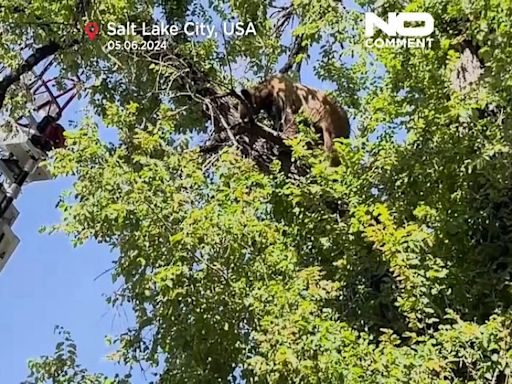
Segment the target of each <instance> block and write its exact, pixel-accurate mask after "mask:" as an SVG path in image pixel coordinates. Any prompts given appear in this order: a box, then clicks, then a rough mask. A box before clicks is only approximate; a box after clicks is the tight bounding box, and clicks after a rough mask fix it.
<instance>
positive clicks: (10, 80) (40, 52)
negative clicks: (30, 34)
mask: <svg viewBox="0 0 512 384" xmlns="http://www.w3.org/2000/svg"><path fill="white" fill-rule="evenodd" d="M60 48H61V45H60V44H58V43H55V42H50V43H49V44H47V45H43V46H42V47H39V48H37V49H36V50H35V51H34V53H32V54H31V55H30V56H29V57H27V58H26V59H25V61H24V62H23V63H22V64H21V65H20V66H19V67H18V68H16V69H15V70H14V71H12V72H11V73H9V74H7V75H6V76H5V77H4V78H2V80H0V109H1V108H2V107H3V105H4V101H5V95H6V94H7V91H8V90H9V87H11V86H12V85H13V84H15V83H17V82H18V81H20V79H21V76H23V75H24V74H25V73H27V72H30V71H31V70H32V69H33V68H34V67H35V66H37V65H38V64H39V63H40V62H41V61H43V60H44V59H46V58H48V57H50V56H52V55H54V54H55V53H56V52H57V51H58V50H59V49H60Z"/></svg>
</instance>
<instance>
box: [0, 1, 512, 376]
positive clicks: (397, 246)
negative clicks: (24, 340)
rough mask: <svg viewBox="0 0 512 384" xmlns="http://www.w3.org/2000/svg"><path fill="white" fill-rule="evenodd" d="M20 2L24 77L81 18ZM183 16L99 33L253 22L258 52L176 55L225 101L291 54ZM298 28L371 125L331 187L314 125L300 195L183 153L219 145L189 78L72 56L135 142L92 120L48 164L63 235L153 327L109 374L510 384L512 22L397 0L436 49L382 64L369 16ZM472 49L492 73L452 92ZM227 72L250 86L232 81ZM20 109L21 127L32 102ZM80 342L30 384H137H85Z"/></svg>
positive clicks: (276, 181) (319, 8)
mask: <svg viewBox="0 0 512 384" xmlns="http://www.w3.org/2000/svg"><path fill="white" fill-rule="evenodd" d="M5 3H6V2H3V1H2V2H0V4H5ZM14 3H16V1H9V5H8V6H7V5H3V6H2V9H3V11H2V12H3V13H2V14H1V16H0V20H1V21H2V23H3V24H5V26H4V27H3V31H2V41H1V42H0V57H1V61H2V63H7V66H8V67H12V66H13V65H15V64H16V63H17V62H18V61H19V59H20V57H19V56H20V55H19V53H18V54H15V53H13V51H12V50H11V47H12V46H13V45H16V46H19V47H21V46H24V45H25V44H26V43H27V41H32V42H34V43H35V44H44V43H46V42H48V41H49V40H53V39H63V38H64V37H63V35H62V34H61V33H60V32H58V31H57V32H55V31H54V32H47V33H46V32H41V31H42V30H39V29H37V31H39V32H37V33H36V32H35V31H36V29H35V28H34V27H33V26H31V25H30V24H24V23H23V22H24V21H27V20H35V19H37V20H39V21H41V20H42V21H45V20H48V21H61V20H62V21H65V22H68V21H69V20H75V19H76V17H77V12H76V9H74V8H73V7H72V6H70V5H69V4H67V3H56V2H55V3H52V4H51V5H48V4H47V3H46V2H42V1H34V2H32V3H31V5H29V6H26V7H25V8H24V9H25V11H24V12H23V13H22V14H20V13H18V12H15V11H14V8H12V7H14V6H15V5H14ZM170 3H171V2H168V3H167V2H165V1H156V2H155V1H145V2H136V1H123V0H107V1H102V2H100V3H99V4H98V5H94V6H93V7H91V9H90V10H89V11H88V12H89V13H88V15H89V16H90V17H89V18H92V19H94V16H95V15H99V14H101V18H102V20H114V21H118V20H122V19H125V18H126V15H129V17H130V18H131V19H133V20H148V19H150V18H151V15H152V10H153V7H154V6H158V5H160V6H161V9H162V11H161V12H163V14H164V15H165V17H166V18H167V19H168V20H170V21H173V20H184V19H196V20H197V19H199V20H204V21H210V20H214V21H218V20H222V19H229V18H232V17H235V18H238V19H240V20H244V21H245V20H252V21H254V22H255V23H256V25H257V28H258V36H256V37H253V36H246V37H236V38H235V37H232V38H230V39H229V40H228V41H226V42H222V41H221V40H215V39H213V40H209V39H205V40H201V41H194V42H193V43H192V42H190V41H188V40H183V41H181V40H178V41H177V43H176V44H177V48H176V49H179V50H180V51H181V52H182V54H183V55H185V56H186V57H187V58H188V59H190V60H191V61H192V62H194V63H197V66H198V67H200V68H201V70H203V71H205V72H206V73H208V76H209V77H210V79H212V82H216V83H222V84H230V82H231V81H233V82H234V84H241V83H245V82H247V81H248V80H249V78H254V77H255V76H256V77H261V76H263V75H264V74H265V73H267V72H268V71H269V68H270V70H271V71H272V70H275V68H276V63H277V60H278V59H279V57H281V56H282V55H283V54H286V52H287V49H286V46H283V45H282V44H283V40H281V39H284V37H282V36H281V35H280V34H278V33H275V30H274V29H273V25H272V19H269V18H267V14H269V13H270V12H271V9H272V4H270V2H267V1H264V2H261V1H260V0H244V1H232V2H224V1H222V0H216V1H211V2H210V3H209V4H208V5H209V6H208V7H207V6H206V5H205V3H204V2H194V1H182V2H177V3H176V2H172V4H173V5H172V6H171V5H169V4H170ZM278 3H281V2H278ZM43 4H44V5H43ZM360 5H361V6H363V7H365V8H364V9H374V8H373V4H366V3H365V4H362V3H361V4H360ZM24 6H25V4H24ZM292 9H293V12H294V14H295V15H296V16H297V17H298V19H299V20H300V23H299V25H298V26H297V28H296V29H295V30H294V36H301V38H302V44H304V46H306V47H308V48H310V47H311V48H312V50H311V52H312V51H313V50H314V51H315V52H316V53H315V54H314V55H313V54H311V56H310V59H314V61H313V62H310V64H311V65H313V66H314V70H315V74H316V76H317V77H318V78H319V79H322V80H326V81H329V82H330V83H331V84H333V85H334V90H333V96H334V97H336V98H337V99H338V100H339V101H340V103H341V104H342V105H344V106H346V107H347V108H348V110H349V112H350V114H351V116H352V117H353V118H354V120H355V121H356V124H355V125H356V126H357V127H358V132H357V134H356V135H354V137H353V138H351V139H350V140H342V141H340V142H338V143H337V149H338V151H339V153H340V157H341V159H342V165H341V166H339V167H337V168H330V167H329V166H328V164H327V162H326V161H325V159H324V156H323V153H322V150H321V145H318V146H317V147H315V146H310V145H308V142H309V141H312V140H313V141H314V140H315V138H314V137H312V135H311V134H310V133H309V131H308V124H307V119H306V120H301V132H302V133H301V135H299V137H298V138H296V139H293V140H291V141H290V143H289V144H290V145H291V146H292V147H293V159H294V161H295V162H298V163H301V164H308V165H309V167H310V172H309V173H308V174H307V175H306V176H303V177H287V176H285V175H284V174H283V173H282V172H280V167H279V164H278V163H277V162H276V163H273V164H272V166H271V172H269V173H268V174H265V173H262V172H261V171H260V170H259V168H257V167H256V166H255V164H254V163H253V162H252V161H251V160H249V159H246V158H244V157H243V156H241V155H240V153H239V152H238V151H237V150H236V148H231V149H226V150H224V151H222V153H221V154H220V156H218V157H214V158H211V159H210V160H208V161H206V160H205V157H204V156H203V155H202V154H201V153H200V151H199V150H198V149H197V148H191V147H190V146H189V145H188V141H187V140H190V139H192V138H195V137H196V134H197V132H199V131H205V129H206V128H205V127H206V126H207V125H205V123H204V121H203V120H202V119H203V117H202V116H201V114H200V112H199V110H198V109H197V105H195V104H194V103H189V102H187V101H184V100H183V99H181V96H180V95H179V92H180V91H182V90H180V89H179V84H178V85H177V87H176V89H174V88H172V87H167V88H166V87H164V84H167V83H169V81H170V79H172V78H173V76H177V75H178V74H177V70H176V68H174V67H173V66H172V65H166V64H165V63H157V62H152V61H151V58H150V57H148V56H147V55H146V56H144V55H141V56H135V55H134V56H133V57H127V55H128V54H127V53H126V52H105V51H104V50H103V48H102V44H104V43H105V41H107V40H106V39H107V37H106V36H101V35H100V38H99V39H98V41H95V42H94V43H90V42H85V40H84V38H83V36H82V37H80V36H79V32H76V33H77V36H79V37H77V38H79V39H81V42H80V43H79V44H77V45H74V46H73V47H72V48H70V49H69V50H68V51H63V52H61V53H60V54H58V57H59V60H60V64H61V67H62V71H67V70H71V69H74V68H77V67H80V68H82V69H83V70H84V71H85V73H86V74H87V76H88V79H90V80H91V82H93V84H92V85H91V86H90V87H89V92H90V93H89V95H90V101H91V105H92V106H93V107H94V110H93V112H92V113H94V114H96V115H97V116H98V117H99V118H100V119H101V120H102V121H103V122H104V123H105V125H106V126H108V127H115V128H117V129H118V132H119V143H117V144H115V145H114V144H108V143H104V142H102V141H101V140H100V139H99V136H98V127H97V126H96V123H95V121H96V120H93V119H92V118H91V119H87V120H86V121H83V122H82V124H81V127H80V129H78V130H77V131H74V132H72V133H69V142H70V145H69V148H68V150H66V151H59V152H58V153H57V154H56V156H55V161H54V162H53V168H54V171H55V172H56V174H59V175H74V176H75V177H76V182H75V184H74V186H73V189H72V190H71V191H70V192H69V193H66V194H65V195H64V199H63V202H62V203H61V204H60V208H61V209H62V212H63V220H62V224H60V225H58V226H56V227H55V228H54V229H55V230H61V231H64V232H66V233H68V234H69V235H70V237H71V238H72V240H73V241H74V242H75V243H76V244H77V245H78V244H81V243H83V242H84V241H85V240H87V239H90V238H93V239H95V240H97V241H98V242H100V243H105V244H108V245H110V246H112V247H113V248H115V249H118V250H119V252H120V257H119V259H118V260H117V262H116V264H115V269H114V271H113V279H114V280H115V281H118V282H120V283H122V284H121V289H120V290H118V291H116V292H115V293H113V294H112V296H111V297H110V298H109V302H110V303H111V304H112V305H113V306H118V305H127V306H129V307H131V308H132V309H133V311H134V313H135V319H136V321H135V324H134V327H133V328H130V329H128V330H127V331H126V333H124V334H122V335H119V336H118V337H116V338H114V340H113V343H114V344H115V345H117V347H118V350H117V352H116V353H115V354H114V355H113V356H112V358H113V359H114V360H116V361H119V362H121V363H123V364H126V365H128V366H130V367H136V366H137V365H138V364H139V362H141V363H142V364H144V365H147V366H148V367H149V369H150V370H154V371H155V372H157V378H156V379H155V380H156V381H158V382H162V383H171V382H173V383H174V382H179V383H209V382H229V381H230V380H232V381H238V380H240V379H242V378H243V379H244V380H246V382H250V383H253V382H254V383H256V382H258V383H259V382H261V383H266V382H272V383H285V382H286V383H288V382H294V383H342V382H343V383H402V382H404V383H405V382H412V383H470V382H475V383H486V382H489V383H490V382H492V383H505V382H507V380H508V377H509V375H510V371H511V368H512V335H511V334H510V330H509V329H510V327H511V325H512V324H511V323H512V316H511V312H510V305H511V304H512V290H511V285H510V278H511V276H510V272H511V264H510V263H511V261H512V260H511V256H512V238H511V228H510V226H511V223H512V207H511V202H510V197H509V196H510V193H511V189H510V188H511V182H512V167H510V164H511V163H512V153H511V149H512V137H511V121H512V120H511V118H512V92H511V91H512V72H511V71H510V70H509V66H510V61H511V59H512V4H511V3H510V2H504V1H499V0H485V1H484V0H473V1H471V2H469V1H458V0H442V1H429V0H415V1H412V2H410V4H409V5H407V6H405V7H403V6H400V5H398V3H397V2H392V1H389V2H388V1H384V2H380V5H379V8H378V9H379V11H378V12H380V13H381V14H384V13H385V12H388V11H390V12H391V11H396V12H401V11H403V10H407V11H411V12H414V11H424V12H430V13H431V14H432V16H433V17H434V19H435V22H436V29H435V32H434V34H433V35H432V36H431V37H433V39H434V42H433V47H432V48H431V49H429V50H422V49H393V48H384V49H377V48H373V49H370V48H367V47H366V46H365V45H364V36H363V25H364V23H363V11H361V9H360V8H358V7H348V8H343V7H341V6H339V4H335V3H333V2H331V1H330V0H319V1H314V2H311V1H303V0H294V1H293V8H292ZM80 20H81V19H80ZM77 31H78V30H77ZM52 33H53V34H52ZM71 35H72V34H69V36H71ZM70 38H71V37H70ZM224 45H227V47H226V49H225V47H224ZM468 45H470V46H471V47H472V48H473V51H475V52H476V54H477V55H478V57H479V59H480V61H481V63H482V65H483V68H484V70H483V73H482V75H481V76H480V77H479V78H478V80H477V81H476V82H473V83H471V84H469V85H467V86H466V87H464V89H462V90H460V89H459V90H457V89H456V88H455V87H454V86H453V80H452V79H453V73H454V71H455V70H456V67H457V65H458V62H459V58H460V57H461V55H462V53H463V51H464V49H465V47H467V46H468ZM18 52H19V51H18ZM307 59H308V55H306V54H301V55H299V56H297V58H296V60H297V61H301V60H304V61H306V60H307ZM128 60H129V61H128ZM128 62H129V64H128ZM227 62H230V63H241V62H243V63H244V64H245V67H246V68H248V70H249V72H247V73H246V74H245V75H244V76H242V78H240V77H239V76H238V77H237V78H232V77H231V76H230V75H231V74H230V75H227V74H226V73H229V72H230V71H229V68H228V67H230V66H228V65H227V64H226V63H227ZM235 72H236V71H235ZM114 85H115V86H114ZM155 89H156V90H157V92H155V91H154V90H155ZM193 91H194V90H192V92H193ZM13 96H14V95H13ZM169 100H171V101H170V102H169ZM161 101H165V103H163V104H160V102H161ZM233 102H235V100H233ZM6 103H7V104H6V106H4V109H9V108H10V109H12V110H14V109H15V108H16V105H17V104H16V103H17V100H16V98H15V97H11V98H10V99H7V101H6ZM183 108H186V109H185V112H184V109H183ZM177 133H180V134H182V135H181V136H179V135H177ZM183 139H185V140H183ZM65 337H66V338H67V337H68V336H65ZM69 343H71V341H70V340H68V339H66V348H65V351H67V352H66V353H67V354H66V353H64V352H62V351H64V349H63V348H64V344H61V345H60V346H59V347H58V350H57V352H56V354H55V356H50V357H46V358H43V359H42V360H39V361H34V362H32V363H31V365H30V369H31V372H32V378H31V379H30V380H31V381H29V382H30V383H45V382H47V381H49V382H55V383H74V382H80V383H82V382H91V383H113V382H115V383H117V382H127V381H129V377H126V378H122V379H121V378H113V379H107V378H105V377H103V376H102V375H89V374H87V373H86V372H85V371H82V368H81V367H80V366H77V365H76V364H77V363H76V362H75V358H76V355H75V353H74V346H73V345H72V343H71V345H72V347H69V345H68V344H69ZM59 348H60V349H59ZM69 348H71V349H69ZM59 350H60V351H61V353H59ZM70 351H71V352H70Z"/></svg>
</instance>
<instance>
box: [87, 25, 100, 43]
mask: <svg viewBox="0 0 512 384" xmlns="http://www.w3.org/2000/svg"><path fill="white" fill-rule="evenodd" d="M84 30H85V33H86V34H87V36H88V37H89V40H91V41H93V40H94V39H95V38H96V35H97V34H98V32H99V31H100V27H99V25H98V23H96V22H94V21H89V22H88V23H87V24H85V27H84Z"/></svg>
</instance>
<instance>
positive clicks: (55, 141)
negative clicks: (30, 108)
mask: <svg viewBox="0 0 512 384" xmlns="http://www.w3.org/2000/svg"><path fill="white" fill-rule="evenodd" d="M64 131H65V129H64V127H63V126H62V125H60V124H59V123H58V122H57V118H56V117H54V116H51V115H46V116H45V117H43V118H42V119H41V121H40V122H39V123H38V124H37V132H38V134H37V135H34V136H32V139H31V141H32V143H33V144H34V145H35V146H36V147H38V148H39V149H41V150H43V151H45V152H49V151H51V150H52V149H57V148H64V147H65V145H66V139H65V137H64Z"/></svg>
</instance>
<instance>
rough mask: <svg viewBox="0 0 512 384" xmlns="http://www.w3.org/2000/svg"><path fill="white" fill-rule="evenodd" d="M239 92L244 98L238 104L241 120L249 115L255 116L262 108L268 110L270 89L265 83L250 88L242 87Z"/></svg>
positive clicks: (270, 99)
mask: <svg viewBox="0 0 512 384" xmlns="http://www.w3.org/2000/svg"><path fill="white" fill-rule="evenodd" d="M240 93H241V94H242V97H243V98H244V100H245V102H240V103H239V106H238V112H239V113H240V118H241V119H242V120H246V119H248V118H249V116H256V115H257V114H258V113H260V112H261V111H262V110H269V109H271V107H272V90H271V88H270V85H269V84H267V83H264V84H260V85H257V86H256V87H253V88H250V89H242V90H241V92H240Z"/></svg>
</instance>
